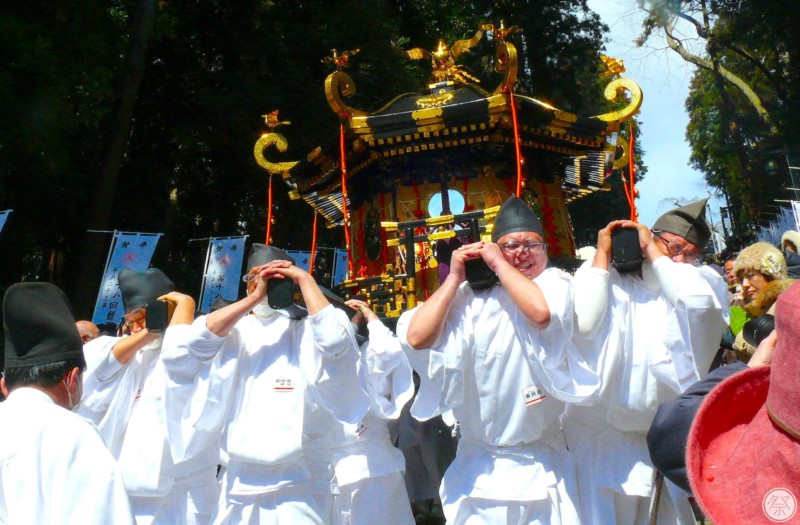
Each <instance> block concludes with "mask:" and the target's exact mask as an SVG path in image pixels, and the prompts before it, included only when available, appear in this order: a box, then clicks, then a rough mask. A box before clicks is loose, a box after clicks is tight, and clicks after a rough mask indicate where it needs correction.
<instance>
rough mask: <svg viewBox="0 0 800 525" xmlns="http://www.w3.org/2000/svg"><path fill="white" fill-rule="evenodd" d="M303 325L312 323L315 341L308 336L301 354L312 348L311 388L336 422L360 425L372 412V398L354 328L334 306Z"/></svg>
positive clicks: (309, 377) (309, 379) (312, 334)
mask: <svg viewBox="0 0 800 525" xmlns="http://www.w3.org/2000/svg"><path fill="white" fill-rule="evenodd" d="M302 322H304V323H309V324H310V327H311V330H310V332H311V339H312V340H311V341H309V340H308V338H307V337H305V338H304V339H303V341H302V342H301V348H300V351H301V352H304V351H306V352H307V351H308V350H312V349H311V348H308V345H309V344H310V345H313V350H312V351H313V359H312V360H311V362H312V363H313V365H312V366H313V370H308V369H306V370H304V373H305V375H306V380H307V382H308V385H309V389H310V390H311V392H312V393H313V395H315V396H316V397H317V401H318V402H319V404H320V405H321V406H323V407H324V408H325V409H327V410H328V411H329V412H330V413H331V414H333V416H334V417H335V418H336V419H338V420H339V421H341V422H343V423H351V424H355V423H358V422H359V421H361V420H362V419H363V418H364V416H365V415H366V414H367V411H368V410H369V397H368V395H367V393H366V390H367V386H366V383H365V378H364V377H363V375H362V374H359V371H358V368H359V352H358V344H357V343H356V336H355V333H354V331H353V325H352V324H351V323H350V320H349V319H348V318H347V315H346V314H345V313H344V312H343V311H341V310H339V309H337V308H335V307H333V306H332V305H329V306H326V307H325V308H323V309H322V310H320V311H319V312H317V313H316V314H315V315H313V316H309V317H307V318H306V319H304V320H303V321H302ZM307 349H308V350H307Z"/></svg>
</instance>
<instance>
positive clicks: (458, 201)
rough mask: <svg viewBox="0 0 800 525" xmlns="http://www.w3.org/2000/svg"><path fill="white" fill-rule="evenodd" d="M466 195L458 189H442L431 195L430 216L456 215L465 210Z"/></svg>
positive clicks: (429, 203)
mask: <svg viewBox="0 0 800 525" xmlns="http://www.w3.org/2000/svg"><path fill="white" fill-rule="evenodd" d="M465 204H466V203H465V201H464V196H463V195H461V193H459V192H458V191H456V190H447V194H445V192H443V191H440V192H438V193H434V194H433V195H431V200H430V201H428V216H429V217H439V216H441V215H455V214H458V213H463V212H464V205H465Z"/></svg>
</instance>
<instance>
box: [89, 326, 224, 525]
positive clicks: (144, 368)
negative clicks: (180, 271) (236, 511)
mask: <svg viewBox="0 0 800 525" xmlns="http://www.w3.org/2000/svg"><path fill="white" fill-rule="evenodd" d="M176 328H177V327H175V328H169V329H168V330H167V331H166V334H165V337H167V338H168V337H169V335H170V333H171V332H172V331H174V330H175V329H176ZM119 340H120V339H119V338H115V337H102V338H99V339H95V340H94V341H90V342H89V343H87V344H86V345H85V346H84V352H85V354H86V356H87V371H86V374H85V375H84V397H83V401H82V404H81V409H80V413H81V415H83V416H84V417H86V418H87V419H89V420H91V421H93V422H94V423H95V424H97V427H98V430H99V432H100V435H101V436H102V437H103V440H104V441H105V443H106V445H107V446H108V448H109V450H111V453H112V455H113V456H114V457H115V458H116V459H117V462H118V464H119V468H120V472H121V473H122V477H123V480H124V481H125V486H126V487H127V490H128V495H129V496H130V500H131V507H132V508H133V512H134V515H135V516H136V522H137V524H139V525H147V524H164V525H205V524H207V523H209V520H210V518H211V513H212V511H213V509H214V508H215V506H216V503H217V497H218V487H217V483H216V479H215V474H216V466H217V462H218V456H219V454H218V450H213V451H207V453H206V454H205V455H199V454H198V455H195V456H194V457H192V458H190V459H188V460H183V461H181V462H179V463H176V462H174V461H173V460H172V456H171V454H170V450H169V441H168V439H167V427H168V420H169V417H168V414H167V407H166V399H165V396H166V371H165V369H164V363H163V361H162V359H161V346H162V342H161V340H158V341H156V342H154V343H151V344H149V345H147V346H146V347H144V348H143V349H141V350H139V351H137V352H136V354H135V355H134V357H133V359H131V361H129V362H128V363H126V364H124V365H123V364H121V363H120V362H119V361H117V360H116V358H115V357H114V354H113V351H112V350H113V347H114V345H115V344H116V343H117V341H119ZM177 417H179V415H178V416H177Z"/></svg>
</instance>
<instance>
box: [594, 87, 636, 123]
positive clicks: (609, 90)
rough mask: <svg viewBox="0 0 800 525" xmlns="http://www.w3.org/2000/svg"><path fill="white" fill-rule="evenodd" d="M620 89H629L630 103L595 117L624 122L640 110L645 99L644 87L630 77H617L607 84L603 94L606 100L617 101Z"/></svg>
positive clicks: (606, 120)
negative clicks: (643, 94)
mask: <svg viewBox="0 0 800 525" xmlns="http://www.w3.org/2000/svg"><path fill="white" fill-rule="evenodd" d="M620 91H628V92H629V93H630V96H631V100H630V103H629V104H628V105H627V106H626V107H624V108H622V109H618V110H616V111H611V112H609V113H603V114H602V115H596V116H595V117H594V118H596V119H600V120H602V121H603V122H624V121H626V120H628V119H630V118H631V117H633V116H634V115H635V114H636V113H637V112H638V111H639V108H640V107H642V101H643V96H642V88H640V87H639V85H638V84H637V83H636V82H634V81H633V80H631V79H629V78H615V79H614V80H612V81H611V82H609V84H608V86H606V90H605V91H604V92H603V96H604V97H606V100H609V101H611V102H615V101H616V100H617V97H618V96H619V92H620Z"/></svg>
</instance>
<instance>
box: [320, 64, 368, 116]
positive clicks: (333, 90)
mask: <svg viewBox="0 0 800 525" xmlns="http://www.w3.org/2000/svg"><path fill="white" fill-rule="evenodd" d="M355 94H356V83H355V82H353V79H352V78H351V77H350V75H348V74H347V73H345V72H344V71H334V72H333V73H331V74H330V75H328V78H326V79H325V98H327V99H328V104H329V105H330V106H331V109H332V110H333V112H334V113H336V114H337V115H339V116H340V117H344V118H350V117H365V116H367V113H366V112H365V111H361V110H360V109H355V108H351V107H350V106H348V105H347V104H345V103H344V100H342V97H347V98H350V97H352V96H353V95H355Z"/></svg>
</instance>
